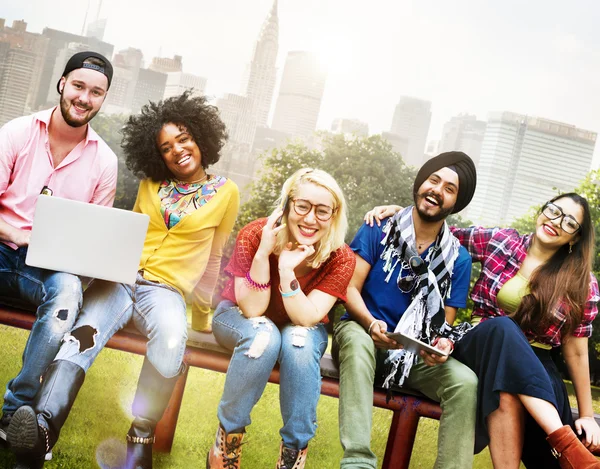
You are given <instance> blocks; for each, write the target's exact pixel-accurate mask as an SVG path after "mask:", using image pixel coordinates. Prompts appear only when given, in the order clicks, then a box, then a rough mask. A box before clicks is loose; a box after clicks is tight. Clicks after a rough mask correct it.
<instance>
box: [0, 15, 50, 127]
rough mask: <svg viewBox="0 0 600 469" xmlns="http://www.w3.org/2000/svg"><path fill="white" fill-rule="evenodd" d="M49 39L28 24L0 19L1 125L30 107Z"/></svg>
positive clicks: (31, 108)
mask: <svg viewBox="0 0 600 469" xmlns="http://www.w3.org/2000/svg"><path fill="white" fill-rule="evenodd" d="M47 47H48V40H47V39H46V38H44V37H42V36H41V35H40V34H34V33H30V32H27V23H25V22H24V21H13V24H12V27H8V26H6V25H5V21H4V19H0V125H3V124H5V123H6V122H8V121H9V120H11V119H14V118H16V117H19V116H22V115H23V114H26V113H29V112H31V111H32V110H33V108H34V106H33V103H34V101H35V94H36V91H37V88H38V85H39V82H40V81H39V80H40V70H41V68H42V61H43V58H44V56H45V54H46V49H47Z"/></svg>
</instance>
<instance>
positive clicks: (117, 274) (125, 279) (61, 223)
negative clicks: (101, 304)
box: [25, 195, 150, 284]
mask: <svg viewBox="0 0 600 469" xmlns="http://www.w3.org/2000/svg"><path fill="white" fill-rule="evenodd" d="M149 221H150V217H149V216H148V215H144V214H141V213H134V212H130V211H128V210H120V209H117V208H109V207H103V206H100V205H94V204H86V203H84V202H77V201H74V200H68V199H62V198H60V197H54V196H48V195H40V196H39V197H38V200H37V204H36V207H35V214H34V217H33V228H32V230H31V240H30V243H29V248H28V250H27V257H26V258H25V263H26V264H27V265H30V266H33V267H41V268H44V269H50V270H56V271H59V272H69V273H71V274H76V275H82V276H84V277H91V278H98V279H102V280H110V281H113V282H121V283H127V284H133V283H135V279H136V274H137V270H138V266H139V262H140V257H141V255H142V249H143V247H144V239H145V238H146V231H147V230H148V223H149Z"/></svg>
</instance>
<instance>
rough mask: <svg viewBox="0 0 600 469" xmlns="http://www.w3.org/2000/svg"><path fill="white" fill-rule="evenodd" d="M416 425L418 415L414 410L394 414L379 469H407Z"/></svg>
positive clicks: (417, 423) (398, 411) (404, 410)
mask: <svg viewBox="0 0 600 469" xmlns="http://www.w3.org/2000/svg"><path fill="white" fill-rule="evenodd" d="M418 425H419V414H418V413H417V412H415V411H414V410H412V409H409V408H404V409H402V410H397V411H395V412H394V417H393V418H392V424H391V425H390V433H389V435H388V441H387V446H386V447H385V456H384V458H383V465H382V466H381V469H408V465H409V463H410V455H411V453H412V449H413V445H414V444H415V435H416V434H417V426H418Z"/></svg>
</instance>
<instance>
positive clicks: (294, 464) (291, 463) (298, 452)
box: [275, 441, 308, 469]
mask: <svg viewBox="0 0 600 469" xmlns="http://www.w3.org/2000/svg"><path fill="white" fill-rule="evenodd" d="M306 453H308V446H307V447H306V448H304V449H292V448H288V447H287V446H283V441H282V442H281V445H279V459H278V460H277V466H276V467H275V469H304V464H306Z"/></svg>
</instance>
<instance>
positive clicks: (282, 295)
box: [279, 285, 302, 298]
mask: <svg viewBox="0 0 600 469" xmlns="http://www.w3.org/2000/svg"><path fill="white" fill-rule="evenodd" d="M301 291H302V289H301V288H300V287H299V286H298V288H296V289H295V290H292V291H288V292H285V291H281V285H279V293H281V297H282V298H289V297H291V296H295V295H297V294H298V293H300V292H301Z"/></svg>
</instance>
